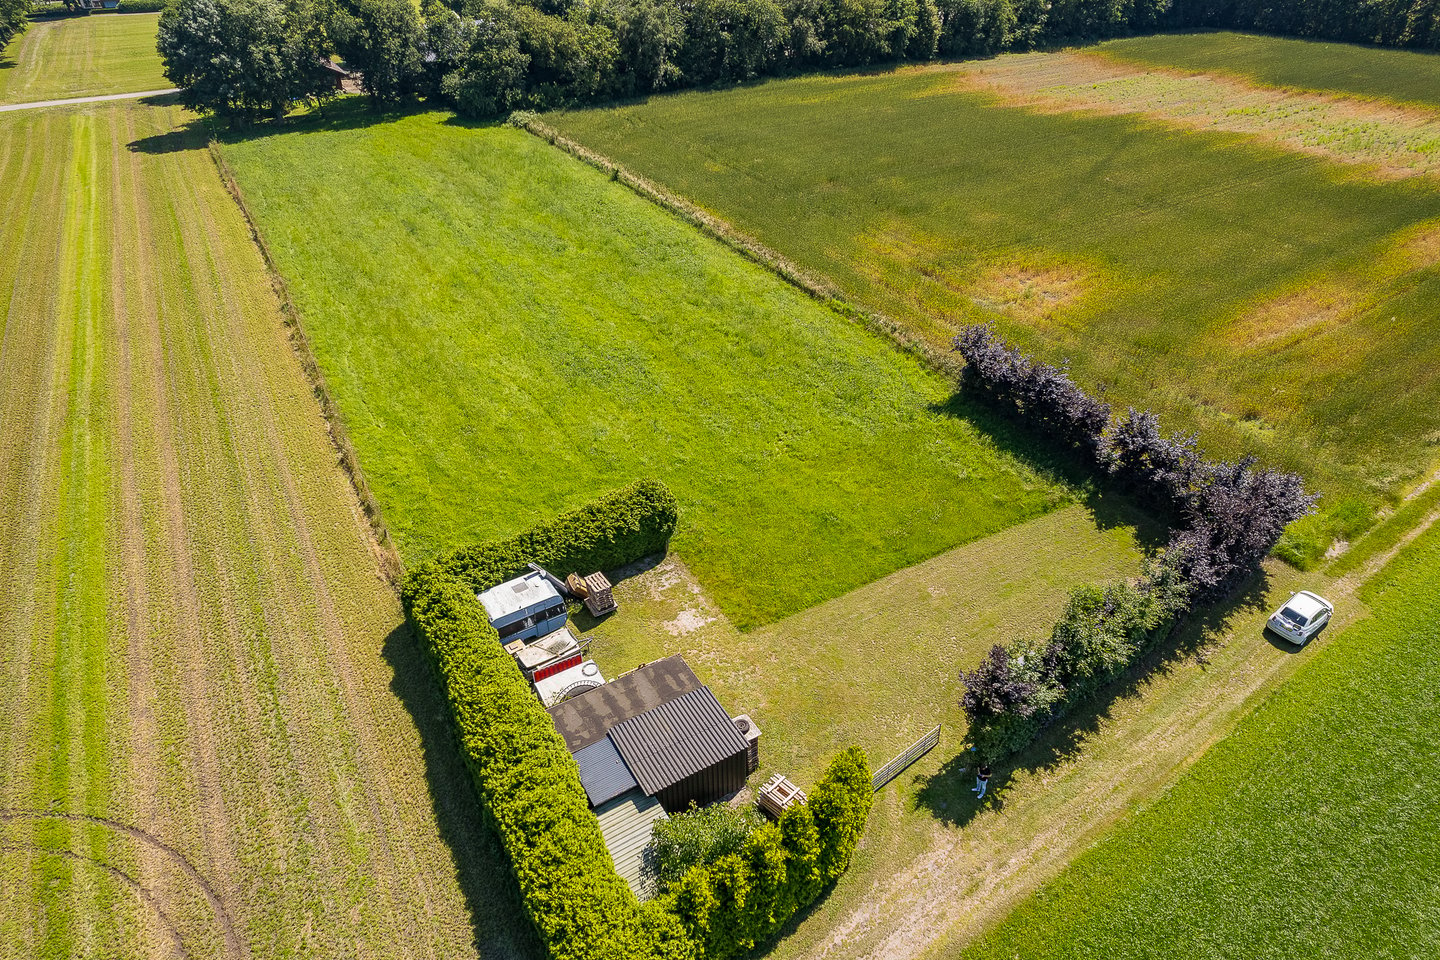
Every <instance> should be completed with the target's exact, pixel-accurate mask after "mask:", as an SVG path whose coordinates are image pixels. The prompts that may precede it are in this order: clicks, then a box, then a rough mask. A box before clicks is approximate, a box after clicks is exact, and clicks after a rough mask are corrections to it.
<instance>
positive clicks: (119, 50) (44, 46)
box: [0, 13, 171, 104]
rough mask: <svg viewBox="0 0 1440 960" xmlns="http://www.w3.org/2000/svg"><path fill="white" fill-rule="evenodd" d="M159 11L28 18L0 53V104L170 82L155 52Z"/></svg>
mask: <svg viewBox="0 0 1440 960" xmlns="http://www.w3.org/2000/svg"><path fill="white" fill-rule="evenodd" d="M159 22H160V16H159V14H151V13H134V14H125V15H123V16H105V17H73V18H67V19H64V20H41V21H38V22H35V23H31V24H30V25H29V26H28V27H27V28H26V30H25V32H24V33H22V34H20V35H19V36H17V37H15V38H14V39H12V40H11V41H10V44H9V46H7V47H6V48H5V50H4V52H3V53H0V104H6V103H29V102H31V101H34V100H60V99H64V98H66V97H90V96H99V95H102V94H107V93H133V92H135V91H139V90H161V89H164V88H166V87H169V86H171V84H170V82H169V81H168V80H166V79H165V75H164V74H163V73H162V72H161V68H160V55H159V54H157V53H156V52H155V29H156V25H157V24H158V23H159Z"/></svg>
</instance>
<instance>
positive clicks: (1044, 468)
mask: <svg viewBox="0 0 1440 960" xmlns="http://www.w3.org/2000/svg"><path fill="white" fill-rule="evenodd" d="M930 410H931V412H932V413H938V414H942V415H944V416H947V417H954V418H955V419H957V420H963V421H965V422H966V423H968V424H970V425H971V426H973V427H974V428H975V429H976V430H977V431H979V432H980V433H982V434H984V436H985V437H986V438H987V439H989V440H990V441H991V442H992V443H994V444H995V446H996V447H997V448H999V449H1000V450H1001V451H1002V452H1004V453H1006V454H1008V455H1009V456H1011V457H1013V458H1015V459H1016V460H1019V461H1020V462H1021V463H1023V464H1025V465H1026V466H1027V467H1029V468H1030V469H1031V470H1033V471H1035V472H1036V473H1037V474H1039V475H1040V476H1041V477H1043V478H1044V479H1046V480H1047V481H1049V482H1050V483H1053V484H1055V485H1056V486H1061V487H1065V488H1067V489H1069V490H1072V491H1074V492H1075V494H1076V495H1077V497H1078V498H1079V499H1080V501H1081V502H1082V503H1083V504H1084V505H1085V507H1086V509H1088V510H1089V511H1090V513H1091V515H1092V517H1093V518H1094V521H1095V525H1096V526H1097V527H1098V528H1099V529H1101V530H1112V529H1115V528H1117V527H1124V528H1129V529H1131V530H1133V531H1134V534H1135V539H1136V542H1138V543H1139V544H1140V546H1141V547H1143V548H1144V549H1145V550H1147V551H1151V550H1156V549H1158V548H1159V547H1162V546H1164V545H1165V543H1166V541H1167V540H1169V538H1170V530H1169V528H1168V527H1167V526H1166V524H1165V523H1164V521H1163V520H1162V519H1161V518H1159V517H1156V516H1155V515H1154V514H1153V513H1151V512H1150V511H1149V510H1147V509H1145V508H1144V507H1142V506H1141V505H1140V504H1139V503H1137V502H1136V501H1135V500H1134V499H1133V498H1132V497H1130V496H1128V495H1126V494H1125V493H1123V492H1121V491H1119V490H1116V489H1114V488H1112V487H1109V486H1107V485H1106V484H1105V483H1104V481H1103V480H1101V479H1098V478H1097V477H1096V476H1095V469H1094V467H1093V466H1091V465H1089V464H1087V463H1085V462H1084V461H1083V460H1082V459H1081V458H1080V456H1079V455H1078V454H1076V453H1074V452H1073V451H1069V450H1063V449H1060V448H1058V447H1057V446H1056V444H1055V443H1054V442H1053V441H1051V440H1049V439H1047V438H1044V437H1041V436H1040V435H1039V434H1038V433H1036V432H1034V431H1033V430H1031V429H1030V428H1029V427H1027V426H1026V425H1025V424H1024V423H1023V422H1021V421H1019V420H1016V419H1015V418H1013V417H1008V416H1006V415H1005V414H1003V413H1001V412H999V411H997V410H996V409H995V408H994V407H992V406H990V405H989V404H987V403H985V402H984V401H982V400H979V399H976V398H974V397H971V396H970V395H968V394H967V393H965V391H963V390H959V391H956V392H955V393H953V394H951V395H950V397H949V399H947V400H946V401H945V402H943V403H936V404H932V405H931V406H930Z"/></svg>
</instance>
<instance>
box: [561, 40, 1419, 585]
mask: <svg viewBox="0 0 1440 960" xmlns="http://www.w3.org/2000/svg"><path fill="white" fill-rule="evenodd" d="M1363 53H1368V51H1361V53H1360V54H1357V57H1358V56H1360V55H1361V54H1363ZM1065 56H1067V57H1070V58H1071V60H1070V61H1069V62H1071V63H1072V64H1073V63H1075V62H1083V64H1084V65H1086V70H1089V71H1091V72H1093V69H1094V67H1093V66H1090V64H1092V63H1095V62H1101V63H1102V65H1103V63H1106V62H1109V61H1103V62H1102V61H1098V60H1096V59H1095V58H1081V57H1075V56H1074V55H1070V54H1067V55H1065ZM1407 56H1411V57H1413V58H1415V62H1417V63H1420V64H1422V66H1423V65H1425V64H1429V60H1428V59H1426V58H1423V57H1419V56H1418V55H1407ZM1066 62H1067V61H1065V60H1063V59H1053V60H1052V59H1050V58H1046V57H1042V56H1031V57H1026V58H999V59H998V60H994V61H983V62H981V63H978V64H966V65H949V66H941V67H934V68H917V69H906V70H900V71H895V72H889V73H882V74H874V75H863V76H862V75H855V76H827V77H809V78H802V79H796V80H785V81H774V82H769V83H765V84H761V85H757V86H754V87H749V88H745V89H739V90H731V91H724V92H713V93H701V92H697V93H685V94H680V95H676V96H670V97H656V98H652V99H651V100H649V101H648V102H645V103H639V104H633V105H626V106H622V107H618V108H613V109H597V110H592V111H583V112H574V113H569V114H557V115H553V116H552V117H550V118H549V119H550V122H551V123H553V124H554V125H556V126H557V127H559V128H560V130H561V131H562V132H563V133H565V134H566V135H568V136H571V137H574V138H575V139H577V140H579V141H580V142H582V143H583V144H585V145H586V146H588V147H590V148H592V149H594V150H596V151H598V152H599V153H602V154H605V155H607V156H610V157H612V158H614V159H616V160H618V161H619V162H621V163H623V164H625V165H626V166H627V167H628V168H629V169H630V170H633V171H634V172H636V173H639V174H641V175H644V176H647V177H650V178H651V179H653V180H655V181H657V182H658V183H660V184H661V185H663V186H664V187H667V188H668V189H670V190H671V191H673V192H675V193H678V194H680V195H681V196H684V197H686V198H689V199H690V200H692V201H694V202H696V203H698V204H699V205H700V206H701V207H703V208H704V209H706V210H708V211H710V212H711V213H713V214H715V215H717V216H719V217H721V218H723V219H725V220H727V221H728V222H730V223H731V224H733V225H735V226H736V227H737V228H738V229H739V230H740V231H742V232H744V233H746V234H748V235H750V236H752V237H755V238H756V239H758V240H759V241H760V242H762V243H764V244H766V245H767V246H769V247H771V248H772V249H774V250H776V251H778V252H779V253H780V254H782V255H783V256H785V257H787V258H789V259H790V260H792V261H794V262H796V263H798V264H799V265H800V266H801V267H802V268H804V269H807V270H809V271H810V272H812V273H814V274H816V275H819V276H823V277H826V278H829V279H830V280H833V281H834V282H835V284H836V285H837V286H838V287H839V288H840V290H841V291H842V292H843V293H844V295H845V296H846V297H847V298H848V299H850V300H851V301H853V302H855V303H857V304H859V305H861V306H863V307H865V308H869V309H872V310H876V311H879V312H881V313H883V314H885V315H887V316H889V317H891V318H893V319H895V320H897V321H899V322H900V323H901V324H903V325H904V326H906V327H907V328H908V329H909V330H910V331H912V332H914V333H916V334H918V335H920V336H924V337H927V338H929V339H930V340H932V341H933V342H935V343H937V344H944V343H945V342H946V341H947V338H948V336H949V334H950V332H951V331H953V330H954V329H955V328H956V327H957V326H958V325H960V324H964V323H971V322H975V321H980V320H991V321H994V322H995V323H996V324H997V325H998V326H999V328H1000V329H1001V330H1002V331H1003V332H1004V333H1006V334H1008V335H1010V336H1012V337H1014V338H1016V339H1017V340H1019V341H1020V342H1022V343H1023V344H1025V345H1026V346H1028V347H1030V348H1032V349H1035V350H1038V351H1039V352H1040V353H1041V354H1043V355H1046V356H1049V357H1052V358H1061V357H1068V358H1071V360H1072V362H1073V367H1072V370H1073V372H1074V374H1075V375H1076V377H1077V378H1078V379H1079V380H1080V381H1081V382H1082V383H1084V384H1085V385H1087V386H1088V387H1090V388H1091V389H1094V390H1097V391H1100V392H1102V393H1103V394H1104V395H1105V396H1106V397H1107V398H1108V399H1109V400H1110V401H1111V402H1112V403H1113V404H1114V405H1116V406H1118V407H1121V408H1123V407H1124V406H1125V405H1126V404H1130V403H1137V404H1140V405H1144V406H1148V407H1151V408H1153V409H1155V410H1156V411H1157V412H1159V413H1160V414H1161V416H1162V418H1163V419H1164V421H1165V423H1166V424H1167V425H1168V426H1169V427H1170V428H1171V429H1174V430H1198V431H1199V432H1200V434H1201V438H1202V445H1203V446H1204V447H1205V448H1206V449H1207V450H1208V451H1209V452H1211V453H1212V454H1214V455H1218V456H1226V457H1231V456H1238V455H1241V454H1244V453H1255V454H1258V455H1260V456H1261V457H1263V458H1264V459H1266V460H1267V461H1269V462H1272V463H1277V464H1280V465H1283V466H1285V467H1288V468H1291V469H1297V470H1300V471H1302V472H1303V473H1304V474H1305V475H1306V476H1307V477H1309V478H1310V480H1311V482H1312V483H1313V484H1314V486H1315V487H1317V488H1318V489H1320V490H1321V491H1322V492H1323V493H1324V495H1325V499H1324V501H1323V503H1322V512H1321V514H1320V515H1319V516H1318V517H1316V518H1313V519H1311V520H1308V521H1305V522H1302V523H1301V524H1298V525H1296V527H1295V528H1293V529H1292V531H1291V535H1290V536H1289V538H1288V539H1287V541H1286V542H1285V543H1284V544H1283V545H1282V551H1281V553H1282V555H1283V556H1285V557H1287V558H1288V559H1291V560H1293V561H1295V562H1299V563H1302V564H1306V565H1313V564H1315V563H1318V562H1319V560H1320V558H1321V557H1322V556H1323V555H1324V554H1325V552H1326V551H1327V550H1328V549H1330V548H1331V547H1332V545H1335V544H1336V543H1337V542H1338V543H1339V545H1340V546H1342V547H1343V544H1344V542H1346V541H1350V540H1353V539H1355V537H1356V536H1357V535H1358V534H1359V533H1361V532H1362V531H1363V530H1365V529H1366V528H1368V527H1369V526H1370V525H1371V524H1372V523H1373V522H1374V521H1375V520H1376V519H1377V518H1378V517H1380V516H1382V515H1383V513H1384V512H1385V511H1386V510H1389V509H1391V508H1393V506H1394V505H1395V503H1396V502H1397V501H1398V499H1399V498H1400V496H1402V495H1403V493H1404V492H1405V491H1406V490H1407V489H1409V488H1410V487H1412V486H1414V485H1416V484H1418V483H1419V482H1421V481H1422V480H1423V479H1424V478H1425V477H1426V476H1428V475H1429V474H1430V473H1431V472H1433V470H1434V467H1435V464H1436V461H1437V459H1440V338H1437V337H1435V336H1434V321H1433V318H1434V316H1435V315H1436V313H1437V309H1440V255H1437V250H1440V247H1437V246H1436V244H1435V238H1436V236H1437V231H1440V190H1437V189H1436V183H1435V181H1434V179H1433V178H1431V177H1428V176H1412V177H1409V178H1407V179H1403V180H1395V179H1393V178H1391V179H1387V178H1385V177H1383V176H1382V175H1381V174H1380V172H1378V171H1377V170H1376V169H1375V168H1374V165H1373V164H1372V165H1370V166H1367V165H1366V164H1365V163H1362V162H1357V160H1356V159H1355V158H1354V157H1352V156H1349V155H1346V156H1339V155H1340V154H1344V153H1345V152H1346V150H1347V149H1348V148H1347V145H1346V143H1345V142H1343V137H1341V136H1339V135H1336V136H1334V137H1328V138H1326V143H1325V144H1323V146H1324V147H1325V148H1326V149H1327V150H1329V151H1330V152H1331V154H1333V156H1323V155H1321V154H1322V151H1318V150H1317V151H1301V150H1298V149H1295V148H1293V147H1290V146H1287V145H1286V143H1285V142H1283V141H1282V140H1281V139H1280V138H1278V137H1274V136H1270V135H1267V134H1266V133H1264V132H1263V131H1262V132H1253V133H1241V132H1232V131H1225V130H1215V131H1198V130H1190V129H1186V128H1184V127H1182V126H1181V125H1179V124H1178V123H1176V122H1175V121H1174V120H1173V118H1169V117H1161V116H1149V115H1145V114H1144V113H1143V109H1142V108H1148V109H1151V110H1152V111H1153V110H1154V109H1155V103H1156V101H1157V100H1160V101H1163V100H1164V98H1165V96H1167V95H1168V92H1167V91H1164V90H1159V91H1157V90H1155V89H1153V88H1146V89H1144V90H1141V91H1140V92H1142V93H1144V94H1145V99H1144V101H1143V103H1142V104H1136V105H1132V106H1130V107H1128V108H1127V106H1126V105H1125V104H1124V103H1119V104H1116V105H1106V106H1105V107H1104V109H1101V108H1100V106H1099V105H1095V104H1090V103H1083V102H1082V103H1077V104H1075V105H1074V108H1066V109H1059V108H1057V107H1056V106H1055V105H1054V104H1048V103H1047V104H1038V103H1034V102H1030V103H1028V104H1027V102H1026V101H1027V97H1022V96H1019V95H1017V94H1016V93H1015V92H1014V91H1005V90H995V89H988V90H984V89H980V87H981V86H982V83H981V81H980V78H981V77H982V75H983V73H984V72H985V71H994V70H1004V71H1008V72H1010V73H1012V74H1017V75H1021V74H1023V73H1024V72H1025V71H1027V70H1033V71H1042V70H1045V71H1053V70H1055V69H1059V68H1060V67H1063V65H1064V64H1065V63H1066ZM1052 65H1059V67H1057V66H1052ZM1064 82H1065V78H1064V77H1057V76H1053V75H1052V76H1049V77H1048V79H1046V80H1045V82H1044V83H1043V84H1041V83H1038V82H1037V84H1036V85H1037V86H1038V87H1039V88H1040V89H1042V90H1043V89H1044V88H1045V87H1047V86H1054V85H1057V84H1063V83H1064ZM1226 83H1227V84H1240V81H1238V80H1234V79H1233V78H1229V79H1227V80H1226ZM1071 86H1072V88H1073V90H1075V91H1080V92H1083V91H1085V90H1088V89H1089V88H1088V85H1082V84H1081V83H1080V82H1079V79H1078V75H1077V79H1076V82H1075V83H1074V84H1072V85H1071ZM1270 93H1271V94H1274V91H1273V90H1272V91H1271V92H1270ZM1123 95H1124V91H1123V89H1121V90H1119V91H1117V92H1116V93H1115V95H1114V96H1115V97H1116V98H1117V99H1123ZM1027 96H1029V95H1027ZM1077 96H1078V94H1077ZM1029 99H1031V100H1033V96H1030V97H1029ZM1267 103H1268V101H1267ZM1236 106H1237V107H1238V106H1244V104H1243V103H1242V104H1236ZM1252 106H1253V104H1252ZM1360 106H1362V107H1364V108H1365V110H1369V111H1371V112H1378V113H1385V114H1386V115H1387V116H1389V115H1390V113H1393V111H1395V110H1397V109H1399V108H1396V107H1393V106H1391V105H1388V104H1362V105H1360ZM1223 107H1224V105H1223V104H1222V105H1221V107H1220V108H1216V109H1217V110H1220V109H1221V108H1223ZM1267 108H1268V107H1267ZM1405 109H1406V110H1412V111H1413V110H1415V109H1417V108H1414V107H1407V108H1405ZM1387 111H1389V113H1387ZM1222 112H1223V110H1222ZM1362 112H1363V111H1362ZM1367 115H1368V114H1367ZM1431 122H1434V118H1433V117H1432V118H1431ZM1353 134H1355V131H1354V129H1350V130H1349V132H1348V133H1346V134H1345V135H1346V136H1350V135H1353ZM1361 139H1362V140H1363V139H1364V138H1363V137H1362V138H1361ZM1431 147H1432V148H1433V144H1432V145H1431ZM1427 149H1430V148H1427Z"/></svg>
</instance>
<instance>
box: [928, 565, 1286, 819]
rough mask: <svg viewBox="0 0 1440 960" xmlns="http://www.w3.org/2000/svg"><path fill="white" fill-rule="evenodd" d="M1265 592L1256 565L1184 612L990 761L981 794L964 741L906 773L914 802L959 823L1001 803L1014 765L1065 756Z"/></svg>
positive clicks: (1259, 602) (1032, 766)
mask: <svg viewBox="0 0 1440 960" xmlns="http://www.w3.org/2000/svg"><path fill="white" fill-rule="evenodd" d="M1269 592H1270V573H1269V571H1267V570H1264V569H1261V570H1260V571H1259V572H1258V573H1256V574H1255V575H1253V576H1251V577H1250V579H1248V580H1247V581H1246V582H1245V583H1244V584H1243V585H1242V586H1241V587H1240V589H1239V591H1238V592H1237V593H1235V594H1234V595H1233V596H1231V597H1230V598H1229V599H1228V600H1225V601H1222V602H1220V603H1214V604H1209V605H1207V606H1205V607H1202V608H1200V609H1198V610H1195V611H1193V612H1192V613H1190V614H1188V615H1186V616H1185V617H1184V618H1182V619H1181V620H1180V621H1179V622H1177V623H1176V624H1175V626H1174V627H1173V628H1172V629H1171V631H1170V633H1169V634H1168V635H1167V636H1166V637H1165V638H1164V639H1163V640H1161V641H1160V642H1159V643H1157V644H1156V645H1155V647H1154V649H1152V650H1150V651H1149V652H1148V653H1146V654H1145V656H1143V657H1141V658H1140V659H1139V660H1137V661H1136V662H1135V663H1134V664H1132V665H1131V666H1130V668H1129V669H1127V670H1126V671H1125V672H1124V673H1122V674H1121V675H1120V676H1119V677H1117V678H1116V679H1115V680H1114V681H1113V682H1112V683H1110V684H1109V685H1107V686H1105V687H1102V688H1101V689H1100V690H1098V691H1097V692H1096V693H1095V694H1094V695H1092V696H1091V697H1090V698H1088V699H1087V700H1085V701H1083V702H1081V703H1079V704H1076V705H1075V707H1074V708H1073V709H1072V710H1071V711H1070V712H1069V713H1067V714H1066V715H1065V716H1064V717H1063V718H1061V719H1060V720H1057V721H1056V722H1055V723H1054V724H1052V725H1050V726H1049V727H1046V728H1045V729H1044V730H1043V731H1042V732H1041V734H1040V736H1038V737H1037V738H1036V739H1035V741H1034V742H1033V743H1032V744H1031V745H1030V746H1029V747H1027V748H1025V749H1024V750H1022V751H1021V752H1020V753H1018V754H1016V755H1015V756H1014V757H1011V758H1010V759H1008V760H1006V761H1004V762H1003V763H992V764H991V766H992V768H993V775H992V777H991V781H990V789H989V791H988V792H987V794H986V796H985V798H984V799H983V800H977V799H976V798H975V796H974V794H972V793H970V792H969V791H970V788H971V787H973V786H974V785H975V782H974V770H973V768H974V767H975V765H976V755H975V754H974V753H972V752H970V751H969V750H968V749H967V750H964V751H962V752H961V753H959V754H957V755H955V756H953V757H951V758H950V759H949V760H947V761H945V763H944V764H942V765H941V767H940V769H939V770H938V771H936V772H935V773H933V774H920V775H918V776H916V777H915V778H914V780H913V781H912V783H913V785H914V794H913V795H914V797H915V805H916V807H917V808H918V809H925V810H928V811H929V812H930V815H931V816H933V817H934V818H935V819H936V820H939V821H940V822H942V823H944V824H946V825H947V826H953V827H963V826H965V825H967V824H968V823H970V821H971V820H973V819H974V818H975V816H976V815H977V814H979V813H980V812H981V811H982V810H985V809H994V810H1003V809H1004V807H1005V789H1004V788H1005V782H1006V781H1007V780H1008V779H1009V778H1010V777H1011V776H1012V775H1013V774H1014V773H1015V772H1016V771H1017V770H1020V771H1025V772H1028V773H1035V774H1042V773H1045V772H1046V771H1050V770H1054V769H1055V768H1057V767H1059V766H1061V765H1062V764H1064V763H1066V762H1068V761H1070V760H1073V759H1074V758H1075V757H1076V756H1077V755H1078V754H1079V753H1080V752H1081V750H1082V749H1083V748H1084V746H1085V744H1086V743H1087V742H1088V741H1089V740H1091V739H1093V738H1094V737H1095V735H1096V734H1098V733H1099V732H1100V730H1101V728H1102V727H1103V726H1105V724H1106V723H1107V722H1109V721H1110V720H1112V719H1113V713H1112V710H1113V708H1114V706H1115V704H1117V703H1120V702H1122V701H1126V700H1130V699H1132V698H1134V697H1136V696H1138V695H1140V694H1141V693H1142V692H1143V690H1144V688H1145V687H1146V686H1147V685H1148V684H1149V683H1150V682H1151V681H1152V680H1153V679H1154V678H1156V677H1163V676H1166V675H1168V674H1170V673H1172V672H1174V671H1175V670H1177V669H1179V668H1180V667H1182V666H1184V665H1187V664H1191V665H1195V664H1198V665H1199V667H1200V669H1202V670H1203V669H1205V667H1206V665H1207V663H1208V660H1207V657H1206V651H1207V650H1208V649H1210V647H1211V646H1212V645H1213V643H1214V641H1215V637H1217V636H1219V635H1221V634H1222V633H1224V632H1225V631H1226V630H1227V629H1228V628H1229V625H1230V624H1231V623H1232V622H1233V621H1235V620H1236V619H1240V618H1244V617H1248V616H1250V615H1252V614H1253V613H1254V611H1255V610H1257V609H1259V608H1261V607H1262V606H1263V605H1264V604H1265V603H1266V601H1267V598H1268V596H1269Z"/></svg>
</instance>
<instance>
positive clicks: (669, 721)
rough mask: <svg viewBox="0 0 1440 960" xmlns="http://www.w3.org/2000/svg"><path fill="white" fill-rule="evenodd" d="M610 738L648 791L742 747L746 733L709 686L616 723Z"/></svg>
mask: <svg viewBox="0 0 1440 960" xmlns="http://www.w3.org/2000/svg"><path fill="white" fill-rule="evenodd" d="M610 739H611V740H613V741H615V747H616V749H617V750H619V751H620V756H621V757H623V758H624V760H625V764H626V765H627V766H628V767H629V768H630V772H631V773H632V774H634V775H635V779H636V781H637V782H639V784H640V789H641V790H643V791H645V793H646V794H648V795H651V796H654V795H655V794H657V793H659V792H660V791H661V790H664V789H665V788H666V787H668V786H671V785H673V784H676V783H679V782H680V781H681V780H684V779H685V778H686V777H688V776H691V775H692V774H696V773H699V772H700V771H701V770H704V769H707V768H708V767H712V766H714V765H715V764H717V763H720V762H722V761H724V760H725V759H727V758H729V757H733V756H735V755H736V754H737V753H744V752H745V750H746V744H745V738H744V737H742V736H740V731H738V730H736V729H735V724H734V723H733V722H732V721H731V720H730V715H729V714H728V713H726V712H725V708H724V707H722V706H720V701H719V700H716V699H715V694H713V693H711V692H710V688H709V687H701V688H700V689H698V690H692V691H690V692H689V693H687V694H684V695H683V696H679V697H676V698H675V699H674V700H671V701H670V702H668V703H662V704H661V705H660V706H658V707H656V708H655V709H653V710H647V711H646V712H644V713H642V714H640V715H639V716H638V717H631V718H630V719H629V720H626V721H625V722H623V723H619V724H616V725H615V727H614V728H613V729H612V730H611V731H610Z"/></svg>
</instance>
